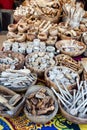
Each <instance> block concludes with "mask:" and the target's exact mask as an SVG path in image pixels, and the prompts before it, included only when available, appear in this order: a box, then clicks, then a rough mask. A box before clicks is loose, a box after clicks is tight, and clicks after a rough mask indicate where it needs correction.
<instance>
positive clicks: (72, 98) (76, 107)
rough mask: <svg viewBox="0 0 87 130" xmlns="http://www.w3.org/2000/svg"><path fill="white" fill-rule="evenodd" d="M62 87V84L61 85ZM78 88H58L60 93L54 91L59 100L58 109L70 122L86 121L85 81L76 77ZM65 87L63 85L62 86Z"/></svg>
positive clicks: (86, 82)
mask: <svg viewBox="0 0 87 130" xmlns="http://www.w3.org/2000/svg"><path fill="white" fill-rule="evenodd" d="M63 87H64V86H63ZM77 87H78V90H75V89H74V90H72V91H71V92H69V91H68V90H67V91H66V90H63V89H61V90H60V93H61V94H58V93H56V91H55V90H54V89H53V88H52V90H53V91H54V93H55V94H56V95H57V97H58V98H59V100H60V103H59V104H60V109H61V112H62V114H63V115H64V116H65V117H66V118H67V119H68V120H70V121H71V122H74V123H81V124H82V123H83V124H84V123H85V124H86V123H87V81H81V82H80V84H79V80H78V79H77ZM64 88H65V87H64Z"/></svg>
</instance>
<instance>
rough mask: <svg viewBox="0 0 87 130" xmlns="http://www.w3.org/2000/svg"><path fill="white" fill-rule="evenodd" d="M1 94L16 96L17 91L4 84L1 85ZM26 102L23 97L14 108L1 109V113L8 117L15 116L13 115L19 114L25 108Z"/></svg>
mask: <svg viewBox="0 0 87 130" xmlns="http://www.w3.org/2000/svg"><path fill="white" fill-rule="evenodd" d="M0 94H3V95H11V96H15V95H16V94H17V93H15V92H14V91H12V90H10V89H8V88H6V87H4V86H0ZM24 102H25V98H22V97H21V99H20V101H19V102H18V104H17V105H16V106H15V107H14V108H13V109H12V110H7V111H0V115H1V116H3V117H8V118H10V117H12V118H13V117H16V116H18V115H19V113H20V112H21V110H22V109H23V105H24Z"/></svg>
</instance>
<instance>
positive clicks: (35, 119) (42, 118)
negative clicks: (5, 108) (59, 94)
mask: <svg viewBox="0 0 87 130" xmlns="http://www.w3.org/2000/svg"><path fill="white" fill-rule="evenodd" d="M41 88H43V89H46V90H47V93H48V95H49V96H51V97H52V99H53V100H54V105H55V110H54V111H53V112H52V113H51V114H49V115H40V116H37V115H32V114H31V113H29V112H28V110H27V108H26V105H25V107H24V113H25V115H26V116H27V118H28V119H29V120H31V121H32V122H35V123H40V124H45V123H47V122H49V121H50V120H51V119H52V118H53V117H54V116H55V115H56V114H57V111H58V102H57V99H56V97H55V95H54V94H53V92H52V90H51V89H49V88H47V87H45V86H40V85H34V86H31V87H30V88H29V89H28V91H27V92H26V94H25V97H28V96H29V95H30V94H31V93H34V92H37V91H39V90H40V89H41Z"/></svg>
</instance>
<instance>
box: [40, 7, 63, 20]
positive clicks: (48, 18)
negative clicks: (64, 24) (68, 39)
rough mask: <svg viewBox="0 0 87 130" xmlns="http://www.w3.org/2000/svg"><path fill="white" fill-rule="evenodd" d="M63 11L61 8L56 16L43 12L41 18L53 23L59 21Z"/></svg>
mask: <svg viewBox="0 0 87 130" xmlns="http://www.w3.org/2000/svg"><path fill="white" fill-rule="evenodd" d="M61 12H62V9H61V8H59V10H58V12H57V15H56V16H55V17H53V18H52V17H50V16H48V15H45V14H43V15H41V16H40V19H42V20H47V21H51V22H52V23H57V22H58V21H59V20H60V16H61Z"/></svg>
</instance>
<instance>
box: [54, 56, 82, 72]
mask: <svg viewBox="0 0 87 130" xmlns="http://www.w3.org/2000/svg"><path fill="white" fill-rule="evenodd" d="M55 59H56V61H57V65H59V66H66V67H68V68H71V69H73V70H74V71H77V72H78V73H79V74H81V72H82V71H83V67H82V65H81V63H80V62H77V61H75V60H74V59H72V58H71V57H70V56H68V55H65V54H60V55H58V56H56V57H55Z"/></svg>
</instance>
